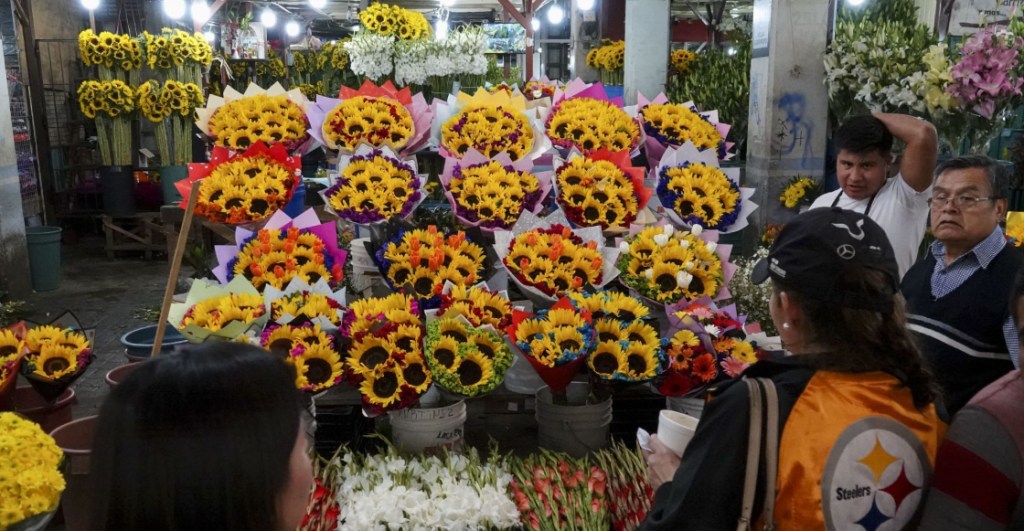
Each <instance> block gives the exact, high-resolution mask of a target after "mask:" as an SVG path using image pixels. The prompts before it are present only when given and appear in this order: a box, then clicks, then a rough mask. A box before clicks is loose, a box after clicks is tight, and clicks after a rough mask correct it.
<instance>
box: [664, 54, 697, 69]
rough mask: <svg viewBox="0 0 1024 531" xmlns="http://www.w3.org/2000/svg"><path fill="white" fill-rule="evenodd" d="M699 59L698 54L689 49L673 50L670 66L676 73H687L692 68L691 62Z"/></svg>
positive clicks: (669, 61)
mask: <svg viewBox="0 0 1024 531" xmlns="http://www.w3.org/2000/svg"><path fill="white" fill-rule="evenodd" d="M696 59H697V54H695V53H693V52H691V51H689V50H673V51H672V53H671V54H670V55H669V60H668V63H669V66H670V67H672V71H673V72H675V73H676V74H685V73H686V72H688V71H689V70H690V63H692V62H693V61H695V60H696Z"/></svg>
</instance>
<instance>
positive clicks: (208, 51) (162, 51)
mask: <svg viewBox="0 0 1024 531" xmlns="http://www.w3.org/2000/svg"><path fill="white" fill-rule="evenodd" d="M141 40H142V42H143V52H144V57H145V59H146V64H148V65H149V68H150V69H151V70H154V71H157V72H160V73H163V74H164V75H165V76H166V77H167V78H169V79H172V80H174V81H178V82H180V83H192V84H195V85H200V84H202V69H203V68H206V67H208V66H210V63H212V62H213V48H212V47H211V46H210V43H208V42H207V41H206V38H205V37H203V35H202V34H201V33H198V32H197V33H195V34H191V33H188V32H186V31H182V30H179V29H173V30H172V29H170V28H163V29H162V30H161V31H160V33H158V34H156V35H154V34H151V33H149V32H143V34H142V38H141Z"/></svg>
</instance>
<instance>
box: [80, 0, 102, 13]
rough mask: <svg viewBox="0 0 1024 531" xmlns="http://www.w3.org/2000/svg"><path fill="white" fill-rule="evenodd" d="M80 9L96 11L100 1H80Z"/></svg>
mask: <svg viewBox="0 0 1024 531" xmlns="http://www.w3.org/2000/svg"><path fill="white" fill-rule="evenodd" d="M82 7H84V8H86V9H88V10H89V11H96V8H97V7H100V0H82Z"/></svg>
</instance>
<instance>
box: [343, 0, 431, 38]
mask: <svg viewBox="0 0 1024 531" xmlns="http://www.w3.org/2000/svg"><path fill="white" fill-rule="evenodd" d="M359 22H361V23H362V24H363V27H364V28H366V29H367V30H368V31H370V32H373V33H377V34H379V35H390V36H394V37H396V38H398V39H402V40H411V41H415V40H420V39H426V38H428V37H430V23H428V22H427V19H426V17H424V16H423V13H420V12H419V11H412V10H409V9H405V8H402V7H399V6H396V5H387V4H381V3H378V2H374V3H373V4H372V5H370V6H369V7H367V8H366V9H364V10H363V11H362V12H361V13H359Z"/></svg>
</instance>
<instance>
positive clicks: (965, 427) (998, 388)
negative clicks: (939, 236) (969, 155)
mask: <svg viewBox="0 0 1024 531" xmlns="http://www.w3.org/2000/svg"><path fill="white" fill-rule="evenodd" d="M1009 310H1010V315H1011V316H1012V317H1013V325H1014V329H1015V330H1017V332H1018V333H1017V337H1018V338H1022V337H1024V333H1021V332H1024V270H1022V271H1020V272H1019V273H1018V274H1017V279H1016V282H1015V283H1014V287H1013V291H1012V292H1011V293H1010V308H1009ZM1018 343H1020V340H1019V339H1018ZM1017 349H1018V352H1020V353H1021V354H1024V343H1022V344H1019V345H1017ZM1017 359H1018V360H1020V358H1019V357H1018V358H1017ZM1021 404H1024V373H1021V370H1020V366H1019V365H1018V366H1017V368H1016V369H1015V370H1012V371H1010V372H1009V373H1007V374H1006V375H1005V376H1003V377H1002V378H999V379H998V380H996V381H994V382H992V383H991V384H989V385H988V386H987V387H985V388H984V389H982V390H981V391H980V392H978V394H976V395H974V398H972V399H971V400H970V402H968V403H967V406H965V407H964V408H963V409H961V410H960V411H959V412H958V413H957V414H956V416H955V417H953V423H952V424H950V426H949V433H948V434H946V438H945V440H943V441H942V446H940V447H939V456H938V457H937V458H936V461H935V478H934V479H933V480H932V486H931V489H930V490H929V491H928V498H927V503H926V504H925V507H924V517H923V518H922V519H921V529H929V530H930V529H963V530H965V531H966V530H970V531H982V530H989V529H991V530H997V529H1000V530H1002V529H1006V530H1009V529H1024V477H1022V476H1024V474H1022V471H1024V406H1022V405H1021Z"/></svg>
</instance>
